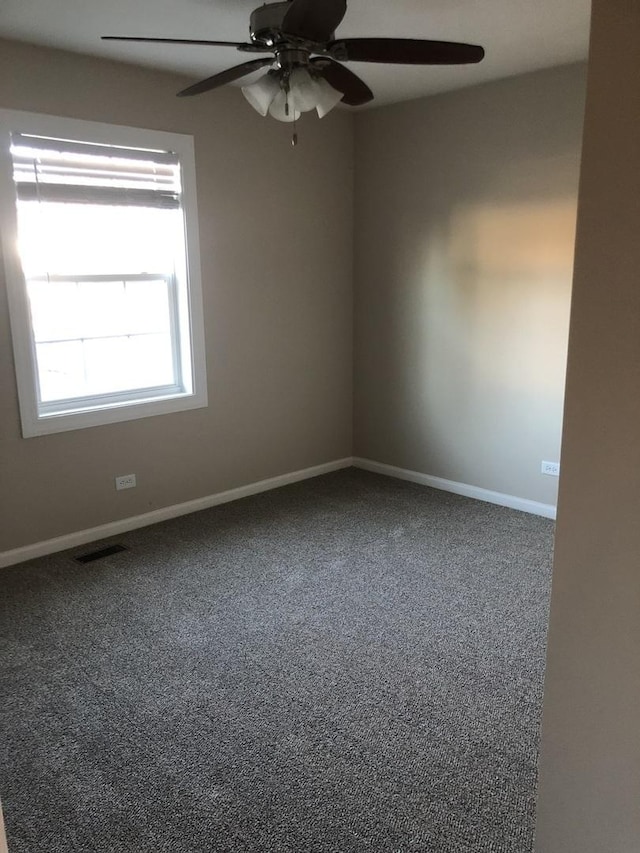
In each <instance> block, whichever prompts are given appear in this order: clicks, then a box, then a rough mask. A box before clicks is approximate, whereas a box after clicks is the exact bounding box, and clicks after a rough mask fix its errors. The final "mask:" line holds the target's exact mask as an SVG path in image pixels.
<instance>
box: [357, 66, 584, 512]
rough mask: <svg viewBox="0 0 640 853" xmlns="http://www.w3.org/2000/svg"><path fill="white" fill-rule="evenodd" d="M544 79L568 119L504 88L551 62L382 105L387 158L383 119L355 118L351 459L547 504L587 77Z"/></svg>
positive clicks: (521, 89) (524, 81)
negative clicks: (360, 125) (529, 111)
mask: <svg viewBox="0 0 640 853" xmlns="http://www.w3.org/2000/svg"><path fill="white" fill-rule="evenodd" d="M555 75H556V76H557V75H559V76H560V78H561V79H562V80H563V81H564V89H565V92H564V94H565V96H566V97H565V98H564V99H563V98H560V99H558V93H557V92H556V93H555V103H554V104H552V107H553V109H552V111H553V112H554V113H555V114H556V115H562V112H563V109H564V110H566V113H567V115H568V116H569V121H568V124H569V126H570V127H569V130H568V129H567V126H566V124H558V126H557V128H556V126H555V125H554V124H552V123H551V122H550V121H549V119H548V118H547V120H546V121H544V122H542V123H541V127H540V128H538V122H537V121H536V116H535V115H526V110H524V108H523V106H522V97H517V95H518V93H519V94H520V95H521V96H523V97H524V96H525V95H526V93H527V92H528V91H531V90H532V86H533V85H534V84H535V78H537V86H535V90H536V91H538V93H539V90H540V89H543V90H544V88H545V86H548V87H551V86H552V84H553V82H554V79H553V78H554V74H550V73H549V72H540V73H538V74H534V75H527V76H526V78H516V79H514V80H510V81H503V82H501V83H499V84H491V85H489V86H485V87H480V88H479V90H478V92H477V93H476V94H475V99H474V93H475V92H476V90H469V91H466V92H463V93H453V94H451V95H448V96H441V97H439V98H437V99H427V100H426V101H422V102H416V103H415V104H408V105H405V107H404V112H403V108H402V107H397V108H393V110H389V113H391V112H392V111H393V112H394V116H393V119H394V121H395V122H396V125H398V126H397V127H396V133H395V134H394V140H395V142H392V141H390V140H389V139H388V138H387V140H386V141H387V143H388V145H387V146H386V159H385V156H384V155H383V145H382V142H381V140H383V139H384V134H386V133H388V130H387V128H388V127H389V125H390V124H391V121H390V119H391V118H392V116H391V115H387V122H386V124H384V123H382V122H379V121H378V120H377V119H378V117H377V116H375V115H374V116H373V117H372V118H371V119H369V120H367V125H366V126H365V128H364V129H361V132H360V138H361V139H362V140H363V144H364V146H365V150H366V153H367V156H366V157H365V158H364V165H363V166H362V167H361V169H360V175H359V184H358V189H359V191H360V192H361V202H360V203H361V205H362V206H361V209H360V213H361V219H362V221H363V223H364V224H363V225H362V230H361V231H360V234H359V239H358V256H357V265H358V266H357V270H358V274H357V295H356V300H357V326H356V365H357V367H356V377H357V389H356V450H355V452H356V455H359V456H364V457H368V458H372V459H375V460H377V461H381V462H387V463H389V464H392V465H397V466H399V467H402V468H408V469H411V470H415V471H420V472H422V473H426V474H431V475H435V476H438V477H444V478H446V479H450V480H455V481H458V482H463V483H469V484H472V485H477V486H481V487H483V488H487V489H492V490H495V491H498V492H504V493H507V494H512V495H517V496H519V497H524V498H529V499H531V500H538V501H542V502H544V503H555V499H556V487H557V481H556V480H551V479H549V478H546V477H542V476H541V474H540V462H541V461H542V459H550V460H554V461H555V460H558V459H559V452H560V434H561V423H562V406H563V391H564V379H565V366H566V352H567V339H568V326H569V309H570V296H571V281H572V275H573V253H574V244H575V228H576V210H577V189H578V173H579V161H580V139H581V125H582V102H581V100H580V95H581V94H582V95H583V88H584V80H583V70H582V69H581V67H579V68H578V69H577V70H576V69H575V68H571V69H569V70H567V69H560V70H559V69H556V70H555ZM530 78H534V80H533V81H532V80H531V79H530ZM556 82H557V81H556ZM556 88H557V87H556ZM560 88H561V89H562V87H560ZM480 90H481V91H480ZM570 95H571V98H570V97H569V96H570ZM576 101H577V104H578V107H576V105H575V103H576ZM488 106H491V110H489V109H488ZM469 110H470V111H471V113H472V114H473V118H475V119H476V124H475V125H474V124H473V122H470V121H469V115H468V111H469ZM380 112H383V111H380ZM525 119H526V126H525V127H522V121H524V120H525ZM518 121H520V122H521V124H520V125H519V126H518V127H517V128H516V129H514V127H513V123H514V122H516V123H517V122H518ZM496 123H497V124H498V125H499V126H500V127H498V128H496V126H495V125H496ZM461 125H464V127H465V133H461V132H460V128H461ZM488 128H489V129H488ZM500 128H503V129H504V131H505V133H504V135H502V136H501V134H500ZM363 130H366V131H367V137H366V138H365V134H364V133H363V132H362V131H363ZM569 131H570V132H569ZM378 134H379V135H380V139H377V138H376V137H377V135H378ZM389 146H390V147H389ZM396 149H397V150H396ZM376 160H377V161H378V163H377V171H376V173H375V174H373V170H374V164H375V163H376ZM380 163H383V164H384V165H382V166H381V165H380ZM363 195H364V196H365V201H363V200H362V196H363ZM381 201H383V202H384V203H382V204H381V203H380V202H381ZM382 235H384V238H383V237H382Z"/></svg>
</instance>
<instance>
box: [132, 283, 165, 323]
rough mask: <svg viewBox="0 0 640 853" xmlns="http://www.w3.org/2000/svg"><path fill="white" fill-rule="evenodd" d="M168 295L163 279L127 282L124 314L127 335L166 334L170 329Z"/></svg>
mask: <svg viewBox="0 0 640 853" xmlns="http://www.w3.org/2000/svg"><path fill="white" fill-rule="evenodd" d="M169 304H170V303H169V293H168V286H167V282H166V281H165V280H164V279H153V280H150V281H128V282H127V286H126V293H125V309H124V310H125V313H126V316H127V331H128V332H129V334H140V333H141V332H163V333H165V334H166V333H168V332H169V331H170V329H171V318H170V313H169Z"/></svg>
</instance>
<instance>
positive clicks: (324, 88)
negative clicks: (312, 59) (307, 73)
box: [316, 77, 343, 118]
mask: <svg viewBox="0 0 640 853" xmlns="http://www.w3.org/2000/svg"><path fill="white" fill-rule="evenodd" d="M316 86H317V99H316V109H317V111H318V116H319V117H320V118H324V116H326V114H327V113H328V112H331V110H332V109H333V108H334V107H335V106H336V104H338V103H340V101H341V100H342V98H343V94H342V92H338V90H337V89H334V88H333V86H332V85H331V83H328V82H327V81H326V80H325V79H324V77H319V78H318V80H316Z"/></svg>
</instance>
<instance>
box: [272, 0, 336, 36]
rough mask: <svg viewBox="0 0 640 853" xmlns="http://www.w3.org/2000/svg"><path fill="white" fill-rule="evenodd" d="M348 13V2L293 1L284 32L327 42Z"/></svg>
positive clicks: (327, 0) (286, 17) (285, 19)
mask: <svg viewBox="0 0 640 853" xmlns="http://www.w3.org/2000/svg"><path fill="white" fill-rule="evenodd" d="M346 11H347V3H346V0H292V2H291V5H290V7H289V9H287V13H286V15H285V16H284V20H283V22H282V31H283V32H284V33H287V34H288V35H292V36H300V37H301V38H305V39H308V40H309V41H313V42H326V41H328V40H329V39H330V38H331V36H332V35H333V33H334V32H335V31H336V28H337V27H338V25H339V24H340V22H341V21H342V19H343V18H344V16H345V13H346Z"/></svg>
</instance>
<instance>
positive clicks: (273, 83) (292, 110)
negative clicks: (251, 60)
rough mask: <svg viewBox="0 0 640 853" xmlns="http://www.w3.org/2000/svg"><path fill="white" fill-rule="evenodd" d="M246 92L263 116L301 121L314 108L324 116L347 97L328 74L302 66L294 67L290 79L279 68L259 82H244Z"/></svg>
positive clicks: (243, 91) (243, 90) (255, 108)
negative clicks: (318, 75)
mask: <svg viewBox="0 0 640 853" xmlns="http://www.w3.org/2000/svg"><path fill="white" fill-rule="evenodd" d="M242 94H243V95H244V96H245V98H246V99H247V101H248V102H249V103H250V104H251V106H252V107H253V108H254V110H256V112H258V113H260V115H261V116H266V115H270V116H271V117H272V118H275V119H278V121H284V122H293V121H297V120H298V119H299V118H300V116H301V114H302V113H306V112H311V110H316V112H317V113H318V116H319V117H320V118H323V117H324V116H326V115H327V113H329V112H331V110H332V109H333V108H334V107H335V106H336V104H339V103H340V101H341V100H342V98H343V97H344V95H343V93H342V92H339V91H338V90H337V89H334V87H333V86H332V85H331V84H330V83H329V82H327V80H325V79H324V77H315V76H312V74H311V73H310V72H309V71H308V70H307V69H306V68H302V67H298V68H294V69H293V71H292V72H291V73H290V74H289V76H288V79H287V80H286V81H285V80H284V79H283V77H282V76H281V75H280V74H278V72H274V71H269V72H268V73H267V74H265V76H264V77H261V78H260V80H258V81H257V82H256V83H252V84H251V85H250V86H243V87H242Z"/></svg>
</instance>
